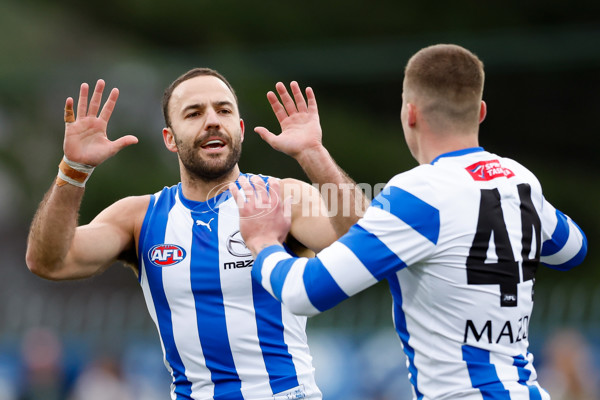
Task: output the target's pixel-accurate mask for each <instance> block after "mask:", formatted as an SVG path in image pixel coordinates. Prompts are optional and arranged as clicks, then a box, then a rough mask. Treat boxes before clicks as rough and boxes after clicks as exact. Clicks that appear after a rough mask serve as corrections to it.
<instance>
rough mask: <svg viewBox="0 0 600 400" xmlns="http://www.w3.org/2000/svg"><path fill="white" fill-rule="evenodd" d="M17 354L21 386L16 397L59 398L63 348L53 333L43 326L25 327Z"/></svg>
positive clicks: (62, 395) (62, 386)
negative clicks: (19, 352)
mask: <svg viewBox="0 0 600 400" xmlns="http://www.w3.org/2000/svg"><path fill="white" fill-rule="evenodd" d="M21 354H22V357H23V376H22V384H23V386H22V390H21V395H20V397H19V399H20V400H63V399H64V398H65V379H64V373H63V365H62V361H63V360H62V357H63V348H62V344H61V342H60V340H59V339H58V336H57V335H56V333H55V332H54V331H52V330H50V329H46V328H33V329H31V330H29V331H28V332H27V333H26V334H25V337H24V338H23V341H22V343H21Z"/></svg>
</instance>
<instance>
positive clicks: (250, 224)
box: [229, 176, 292, 257]
mask: <svg viewBox="0 0 600 400" xmlns="http://www.w3.org/2000/svg"><path fill="white" fill-rule="evenodd" d="M238 182H239V184H240V186H241V189H238V187H237V186H236V185H235V184H234V183H231V184H230V185H229V190H230V191H231V193H232V194H233V197H234V198H235V201H236V203H237V205H238V208H239V211H240V234H241V235H242V237H243V238H244V241H245V244H246V247H248V248H249V249H250V251H251V252H252V254H253V255H254V256H255V257H256V255H257V254H258V253H259V252H260V251H261V250H262V249H264V248H265V247H268V246H271V245H274V244H282V243H283V241H284V240H285V238H286V236H287V234H288V232H289V231H290V226H291V223H292V218H291V201H290V200H291V199H290V198H287V199H282V198H281V197H280V193H281V185H280V181H279V179H273V178H269V179H268V184H265V182H264V181H263V180H262V179H261V178H259V177H257V176H253V177H252V178H251V179H248V178H246V177H240V178H239V179H238Z"/></svg>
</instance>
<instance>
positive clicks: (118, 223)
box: [26, 80, 148, 279]
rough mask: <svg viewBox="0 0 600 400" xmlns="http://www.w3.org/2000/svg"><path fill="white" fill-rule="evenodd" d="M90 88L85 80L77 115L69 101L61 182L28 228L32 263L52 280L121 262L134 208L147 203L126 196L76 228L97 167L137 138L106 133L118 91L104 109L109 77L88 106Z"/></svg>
mask: <svg viewBox="0 0 600 400" xmlns="http://www.w3.org/2000/svg"><path fill="white" fill-rule="evenodd" d="M88 91H89V86H88V85H87V83H84V84H82V85H81V88H80V92H79V101H78V105H77V118H75V112H74V109H73V103H74V102H73V99H72V98H70V97H69V98H68V99H67V100H66V103H65V114H64V118H65V138H64V144H63V150H64V155H65V158H64V159H63V162H61V164H60V166H59V176H58V178H57V179H56V183H55V184H53V185H52V187H51V188H50V190H49V191H48V192H47V193H46V195H45V197H44V200H43V201H42V203H41V204H40V206H39V207H38V210H37V212H36V213H35V216H34V218H33V222H32V224H31V228H30V231H29V237H28V241H27V254H26V261H27V266H28V267H29V269H30V270H31V271H32V272H34V273H35V274H37V275H40V276H42V277H45V278H48V279H71V278H81V277H86V276H91V275H93V274H95V273H97V272H99V271H100V270H102V269H103V268H105V267H106V266H108V265H109V264H110V263H111V262H112V261H114V260H116V259H117V258H118V257H119V255H120V254H122V253H123V252H124V251H126V250H127V249H129V248H131V246H132V245H133V235H132V233H131V232H133V225H134V219H133V215H134V212H133V211H134V210H136V209H137V208H136V207H137V206H138V205H142V204H143V203H144V202H146V204H147V201H148V200H147V199H145V198H131V199H127V200H122V201H121V202H118V203H115V204H114V205H113V206H111V207H110V208H109V209H107V210H106V211H105V212H104V213H102V214H100V215H99V216H98V217H97V218H96V219H95V220H94V221H92V223H90V224H89V225H87V226H85V227H80V228H77V223H78V213H79V208H80V205H81V200H82V198H83V193H84V186H85V182H86V181H87V178H89V175H90V174H91V172H92V170H93V168H94V167H95V166H97V165H99V164H101V163H102V162H104V161H105V160H106V159H108V158H109V157H111V156H113V155H114V154H116V153H117V152H118V151H120V150H121V149H122V148H124V147H126V146H128V145H131V144H134V143H137V138H135V137H134V136H124V137H121V138H119V139H117V140H115V141H111V140H109V139H108V137H107V134H106V130H107V125H108V121H109V120H110V117H111V115H112V112H113V110H114V107H115V104H116V101H117V98H118V96H119V91H118V90H117V89H113V90H112V91H111V92H110V94H109V96H108V99H107V100H106V102H105V104H104V106H103V107H102V109H100V106H101V102H102V92H103V91H104V81H102V80H99V81H98V82H97V84H96V88H95V90H94V93H93V95H92V97H91V100H90V103H89V105H88ZM98 113H99V114H98ZM127 211H129V212H127Z"/></svg>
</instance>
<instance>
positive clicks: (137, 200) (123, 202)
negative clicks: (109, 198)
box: [111, 194, 152, 216]
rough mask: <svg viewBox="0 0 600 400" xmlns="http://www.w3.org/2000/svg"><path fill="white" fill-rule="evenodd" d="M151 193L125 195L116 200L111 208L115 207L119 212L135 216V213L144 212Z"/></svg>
mask: <svg viewBox="0 0 600 400" xmlns="http://www.w3.org/2000/svg"><path fill="white" fill-rule="evenodd" d="M151 198H152V195H149V194H145V195H140V196H127V197H124V198H122V199H120V200H117V201H116V202H115V203H113V205H112V206H111V207H112V208H114V209H116V210H117V211H119V212H120V213H123V214H124V215H129V216H135V215H137V214H143V213H145V212H146V209H147V208H148V205H149V204H150V199H151Z"/></svg>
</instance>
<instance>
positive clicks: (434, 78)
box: [404, 44, 485, 123]
mask: <svg viewBox="0 0 600 400" xmlns="http://www.w3.org/2000/svg"><path fill="white" fill-rule="evenodd" d="M484 78H485V74H484V71H483V63H482V62H481V60H479V58H478V57H477V56H476V55H475V54H473V53H471V52H470V51H469V50H467V49H465V48H463V47H461V46H457V45H453V44H437V45H433V46H429V47H425V48H423V49H421V50H420V51H418V52H417V53H416V54H415V55H413V56H412V57H411V58H410V60H409V61H408V63H407V65H406V69H405V73H404V91H405V95H408V96H409V97H410V100H409V101H414V102H420V105H421V109H422V110H423V111H424V112H425V113H427V114H429V115H430V116H431V117H432V118H437V119H439V118H442V119H444V120H450V121H454V122H457V123H461V122H472V121H478V118H479V108H480V105H481V99H482V94H483V83H484Z"/></svg>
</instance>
